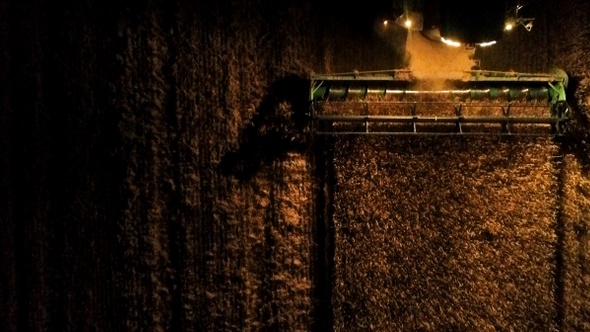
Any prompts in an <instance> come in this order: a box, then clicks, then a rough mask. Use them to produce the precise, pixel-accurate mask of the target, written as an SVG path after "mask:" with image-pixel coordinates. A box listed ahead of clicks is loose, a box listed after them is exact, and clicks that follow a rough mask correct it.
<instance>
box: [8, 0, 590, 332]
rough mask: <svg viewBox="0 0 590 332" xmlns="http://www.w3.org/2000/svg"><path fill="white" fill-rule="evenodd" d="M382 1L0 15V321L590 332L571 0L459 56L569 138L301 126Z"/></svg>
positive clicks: (18, 4)
mask: <svg viewBox="0 0 590 332" xmlns="http://www.w3.org/2000/svg"><path fill="white" fill-rule="evenodd" d="M387 6H388V4H383V3H379V2H377V1H373V0H370V1H368V2H363V6H360V8H359V6H356V7H354V6H353V7H346V6H343V5H342V3H341V2H336V1H331V0H328V1H325V2H321V3H320V2H315V1H284V2H279V1H275V2H271V1H249V2H244V1H210V2H201V1H192V2H189V1H168V2H165V1H151V2H140V1H130V2H128V3H123V2H111V1H105V2H98V1H96V2H91V1H65V2H61V4H60V5H56V4H54V3H53V2H49V1H42V0H38V1H31V2H23V1H17V0H11V1H3V2H0V227H1V229H2V232H1V233H0V248H1V251H0V264H1V265H0V266H1V269H0V331H148V330H149V331H326V330H336V331H366V330H373V331H572V332H574V331H590V295H588V294H590V252H589V250H590V234H589V228H590V177H589V173H588V170H589V169H590V168H589V167H590V163H589V161H590V158H589V151H588V150H587V143H588V142H589V141H588V140H589V139H590V138H589V137H588V136H589V135H588V128H589V126H588V119H587V112H588V109H589V107H590V97H589V96H590V61H589V60H588V59H587V54H589V52H590V5H589V4H588V3H586V2H583V1H564V2H560V3H559V4H556V3H555V2H550V1H546V0H542V1H536V2H534V4H531V6H533V9H534V10H533V11H532V12H533V14H534V15H535V17H536V20H535V27H534V28H533V31H531V32H527V31H526V30H524V29H519V30H517V31H514V33H513V34H511V35H510V36H507V37H506V39H505V40H503V41H501V42H500V43H498V44H497V45H495V46H494V47H493V48H490V49H486V50H483V51H480V52H479V53H478V56H479V57H480V58H481V59H482V65H483V67H484V68H486V69H493V70H516V71H535V72H536V71H549V70H551V69H552V68H553V67H559V68H562V69H564V70H565V71H566V72H567V73H568V74H569V76H570V89H569V90H568V92H569V96H568V98H569V100H570V101H569V103H570V104H571V106H572V108H573V110H574V112H575V118H576V122H575V123H576V126H575V130H574V134H573V135H572V138H569V139H563V140H554V139H551V138H535V139H533V138H493V137H489V138H485V137H484V138H452V137H444V138H432V137H430V138H393V137H387V138H384V137H352V136H351V137H339V138H327V139H320V138H317V137H316V138H314V137H312V136H310V135H309V131H308V126H307V123H306V117H305V112H307V110H308V102H307V100H308V93H309V91H308V88H309V82H308V78H309V75H310V74H311V73H312V72H315V73H335V72H342V71H350V70H353V69H356V70H378V69H393V68H401V67H402V66H403V65H404V62H405V58H404V43H405V32H404V31H402V30H399V29H398V30H395V29H394V30H392V31H383V30H379V29H375V27H374V23H375V21H374V19H375V15H376V14H377V13H379V12H380V11H382V10H384V9H387Z"/></svg>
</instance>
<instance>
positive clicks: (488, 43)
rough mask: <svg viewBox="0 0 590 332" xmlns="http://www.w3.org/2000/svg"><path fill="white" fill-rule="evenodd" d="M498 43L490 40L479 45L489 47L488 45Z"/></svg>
mask: <svg viewBox="0 0 590 332" xmlns="http://www.w3.org/2000/svg"><path fill="white" fill-rule="evenodd" d="M495 43H496V41H495V40H492V41H489V42H484V43H479V44H478V45H479V46H481V47H488V46H492V45H494V44H495Z"/></svg>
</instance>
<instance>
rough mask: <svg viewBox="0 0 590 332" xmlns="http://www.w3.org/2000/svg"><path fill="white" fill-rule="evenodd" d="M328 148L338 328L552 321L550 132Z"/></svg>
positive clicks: (528, 325)
mask: <svg viewBox="0 0 590 332" xmlns="http://www.w3.org/2000/svg"><path fill="white" fill-rule="evenodd" d="M369 147H370V148H369ZM334 148H335V156H334V168H335V172H336V173H335V176H336V184H335V193H334V206H335V214H334V228H335V234H336V238H335V255H334V256H335V257H334V261H335V266H334V268H335V279H334V296H333V306H334V308H335V309H334V310H335V328H336V330H337V331H351V330H353V331H360V330H372V331H386V330H387V331H414V330H416V329H419V330H422V331H451V330H460V331H463V330H465V331H467V330H477V331H497V330H518V329H523V330H527V331H536V330H552V329H553V328H555V322H554V317H555V313H556V311H555V310H556V308H555V306H554V303H555V294H554V289H553V284H554V282H555V279H554V271H555V248H556V234H555V211H556V208H557V204H558V201H557V199H556V190H557V187H556V181H555V180H556V171H555V169H554V166H553V164H552V160H553V156H554V154H555V153H556V152H557V147H556V146H555V145H553V144H552V143H551V140H550V139H524V140H502V139H496V138H481V139H457V138H423V137H417V138H407V139H406V138H402V139H399V138H391V139H390V138H373V137H355V138H337V139H336V143H335V146H334Z"/></svg>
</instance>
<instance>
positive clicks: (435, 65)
mask: <svg viewBox="0 0 590 332" xmlns="http://www.w3.org/2000/svg"><path fill="white" fill-rule="evenodd" d="M406 51H407V53H408V55H409V69H411V70H412V73H413V74H414V76H415V77H416V78H419V79H424V80H428V81H432V82H435V81H442V80H447V79H460V78H462V76H463V72H464V71H466V70H470V69H471V67H472V64H473V61H472V60H471V59H470V54H472V53H473V50H469V49H466V48H465V47H463V46H461V47H451V46H447V45H445V44H443V43H442V42H437V41H433V40H430V39H428V38H427V37H425V36H423V35H422V33H421V32H419V31H408V37H407V39H406Z"/></svg>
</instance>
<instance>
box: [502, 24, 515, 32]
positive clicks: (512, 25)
mask: <svg viewBox="0 0 590 332" xmlns="http://www.w3.org/2000/svg"><path fill="white" fill-rule="evenodd" d="M513 28H514V24H512V23H510V22H509V23H506V25H505V26H504V30H506V31H510V30H512V29H513Z"/></svg>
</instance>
